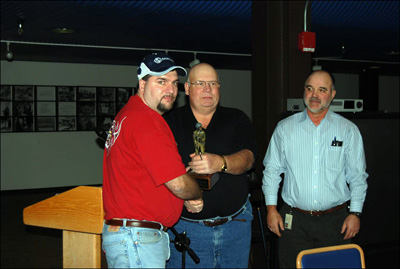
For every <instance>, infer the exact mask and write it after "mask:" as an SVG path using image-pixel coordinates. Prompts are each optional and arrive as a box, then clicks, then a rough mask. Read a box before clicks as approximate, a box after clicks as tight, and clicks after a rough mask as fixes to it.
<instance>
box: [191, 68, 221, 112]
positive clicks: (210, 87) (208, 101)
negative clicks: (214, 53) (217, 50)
mask: <svg viewBox="0 0 400 269" xmlns="http://www.w3.org/2000/svg"><path fill="white" fill-rule="evenodd" d="M196 82H203V83H200V84H199V83H196ZM219 87H220V84H219V78H218V73H217V71H216V70H215V68H214V67H213V66H212V65H210V64H207V63H199V64H197V65H195V66H193V67H192V69H190V71H189V75H188V81H187V82H186V83H185V93H186V95H188V96H189V102H190V106H191V107H192V109H193V111H194V113H197V112H198V113H201V114H202V115H212V113H214V111H215V109H216V107H217V105H218V102H219V98H220V92H219Z"/></svg>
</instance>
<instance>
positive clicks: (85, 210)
mask: <svg viewBox="0 0 400 269" xmlns="http://www.w3.org/2000/svg"><path fill="white" fill-rule="evenodd" d="M23 215H24V223H25V224H26V225H33V226H39V227H46V228H53V229H60V230H63V267H64V268H100V267H101V233H102V229H103V220H104V210H103V198H102V189H101V188H100V187H88V186H79V187H76V188H74V189H71V190H69V191H66V192H63V193H60V194H58V195H55V196H53V197H51V198H48V199H46V200H43V201H41V202H39V203H36V204H33V205H31V206H28V207H26V208H25V209H24V213H23Z"/></svg>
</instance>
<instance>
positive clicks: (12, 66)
mask: <svg viewBox="0 0 400 269" xmlns="http://www.w3.org/2000/svg"><path fill="white" fill-rule="evenodd" d="M136 69H137V67H136V66H116V65H113V66H112V65H93V64H71V63H43V62H19V61H14V62H7V61H1V84H5V85H32V86H37V85H43V86H46V85H48V86H109V87H135V86H136V85H137V77H136ZM217 71H218V72H219V75H220V80H221V83H222V86H221V95H222V97H221V105H223V106H229V107H236V108H239V109H242V110H243V111H244V112H245V113H246V114H247V115H249V117H250V116H251V72H250V71H238V70H217ZM184 81H185V79H183V78H182V79H181V82H184ZM184 100H185V98H184V93H183V92H180V94H179V99H178V106H181V105H183V104H184ZM96 138H97V135H96V134H95V132H32V133H1V190H15V189H35V188H49V187H64V186H76V185H95V184H101V183H102V157H103V155H102V153H103V151H102V149H101V148H100V147H99V146H98V145H97V144H96Z"/></svg>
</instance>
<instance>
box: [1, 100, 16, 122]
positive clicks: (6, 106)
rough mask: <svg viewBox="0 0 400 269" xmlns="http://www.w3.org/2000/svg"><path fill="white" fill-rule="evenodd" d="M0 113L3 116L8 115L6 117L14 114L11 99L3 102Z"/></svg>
mask: <svg viewBox="0 0 400 269" xmlns="http://www.w3.org/2000/svg"><path fill="white" fill-rule="evenodd" d="M0 115H1V117H6V118H7V117H10V116H12V115H13V113H12V102H11V101H9V102H4V101H2V102H1V105H0Z"/></svg>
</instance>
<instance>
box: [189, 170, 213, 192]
mask: <svg viewBox="0 0 400 269" xmlns="http://www.w3.org/2000/svg"><path fill="white" fill-rule="evenodd" d="M190 175H191V176H193V177H194V179H196V181H197V183H198V184H199V187H200V188H201V189H202V190H205V191H209V190H211V188H212V187H214V185H215V183H217V181H218V179H219V173H214V174H196V173H190Z"/></svg>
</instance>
